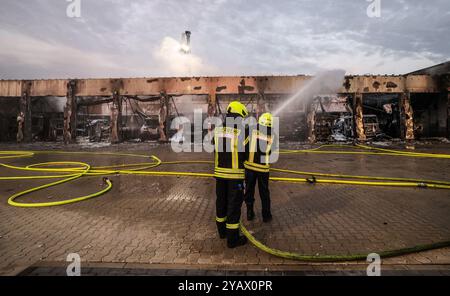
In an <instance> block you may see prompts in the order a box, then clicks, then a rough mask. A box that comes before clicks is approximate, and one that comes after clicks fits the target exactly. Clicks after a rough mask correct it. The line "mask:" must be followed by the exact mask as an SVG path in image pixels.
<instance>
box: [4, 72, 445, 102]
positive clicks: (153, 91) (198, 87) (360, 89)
mask: <svg viewBox="0 0 450 296" xmlns="http://www.w3.org/2000/svg"><path fill="white" fill-rule="evenodd" d="M312 78H313V77H311V76H245V77H239V76H229V77H178V78H126V79H120V81H122V83H123V85H122V89H121V94H122V95H124V96H127V95H128V96H149V95H155V96H157V95H159V94H160V93H161V92H165V93H166V94H167V95H174V96H177V95H211V94H212V93H215V94H224V95H234V94H244V93H245V94H259V93H261V92H263V93H264V94H265V95H270V94H292V93H295V92H296V91H298V90H299V89H301V87H303V86H304V85H305V84H306V83H307V82H308V81H309V80H311V79H312ZM117 80H118V79H80V80H78V84H77V93H76V96H78V97H83V96H91V97H93V96H112V95H113V91H114V90H113V87H112V81H117ZM68 82H69V80H34V81H32V82H31V94H30V95H31V96H32V97H42V96H60V97H64V96H65V95H66V85H67V83H68ZM22 83H23V81H21V80H2V81H0V97H20V96H21V85H22ZM406 91H408V92H410V93H416V92H421V93H433V92H439V88H438V83H437V81H436V79H435V78H433V77H431V76H430V75H409V76H347V77H346V78H345V79H344V81H343V83H342V87H341V89H340V90H339V91H338V92H339V93H342V94H353V93H362V94H365V93H404V92H406Z"/></svg>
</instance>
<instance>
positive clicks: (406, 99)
mask: <svg viewBox="0 0 450 296" xmlns="http://www.w3.org/2000/svg"><path fill="white" fill-rule="evenodd" d="M400 105H401V108H400V112H401V124H402V126H401V130H402V138H404V139H405V140H406V141H413V140H414V112H413V108H412V106H411V95H410V93H409V92H405V93H403V94H402V95H401V99H400Z"/></svg>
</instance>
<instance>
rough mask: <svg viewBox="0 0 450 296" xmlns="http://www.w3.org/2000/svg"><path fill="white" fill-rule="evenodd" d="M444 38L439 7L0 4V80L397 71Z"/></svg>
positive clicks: (439, 3) (414, 1)
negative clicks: (187, 35)
mask: <svg viewBox="0 0 450 296" xmlns="http://www.w3.org/2000/svg"><path fill="white" fill-rule="evenodd" d="M70 1H80V4H81V5H80V10H79V12H80V17H69V16H73V14H74V13H75V14H76V12H78V10H77V9H74V7H75V8H76V6H75V2H70ZM373 1H379V3H380V8H381V10H379V17H372V18H371V17H369V16H368V12H367V9H368V7H369V5H372V6H371V7H375V6H374V5H375V4H376V3H374V4H372V2H373ZM70 5H71V6H70ZM68 6H70V8H71V9H69V12H71V13H69V15H68V13H67V10H68ZM370 12H372V13H371V15H372V16H373V13H375V12H378V10H370ZM185 30H189V31H191V32H192V36H191V42H192V44H191V50H192V53H191V54H190V55H185V54H182V53H181V52H180V51H179V47H180V40H181V34H182V32H184V31H185ZM449 36H450V1H449V0H429V1H423V0H339V1H337V0H309V1H307V0H277V1H269V0H27V1H17V0H2V1H1V8H0V40H1V41H0V79H50V78H97V77H105V78H106V77H167V76H224V75H237V76H241V75H298V74H308V75H314V74H315V73H318V72H320V71H324V70H333V69H342V70H345V71H346V73H347V74H361V75H362V74H369V73H370V74H405V73H409V72H412V71H414V70H418V69H421V68H425V67H429V66H432V65H434V64H438V63H442V62H445V61H448V60H450V41H449Z"/></svg>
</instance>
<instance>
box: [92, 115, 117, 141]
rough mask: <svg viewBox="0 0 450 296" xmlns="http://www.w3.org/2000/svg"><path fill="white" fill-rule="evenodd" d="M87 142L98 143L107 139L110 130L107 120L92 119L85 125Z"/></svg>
mask: <svg viewBox="0 0 450 296" xmlns="http://www.w3.org/2000/svg"><path fill="white" fill-rule="evenodd" d="M87 129H88V136H89V141H91V142H100V141H102V139H105V138H108V137H109V135H110V134H111V128H110V124H109V120H108V119H94V120H92V121H89V123H88V124H87Z"/></svg>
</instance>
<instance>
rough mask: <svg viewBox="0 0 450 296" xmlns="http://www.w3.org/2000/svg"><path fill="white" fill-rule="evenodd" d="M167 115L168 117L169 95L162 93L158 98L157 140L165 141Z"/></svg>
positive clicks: (166, 138) (166, 139)
mask: <svg viewBox="0 0 450 296" xmlns="http://www.w3.org/2000/svg"><path fill="white" fill-rule="evenodd" d="M168 117H169V96H167V94H165V93H162V94H161V99H160V108H159V141H160V142H167V141H168V137H167V131H168V128H169V127H168V126H167V125H168Z"/></svg>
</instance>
